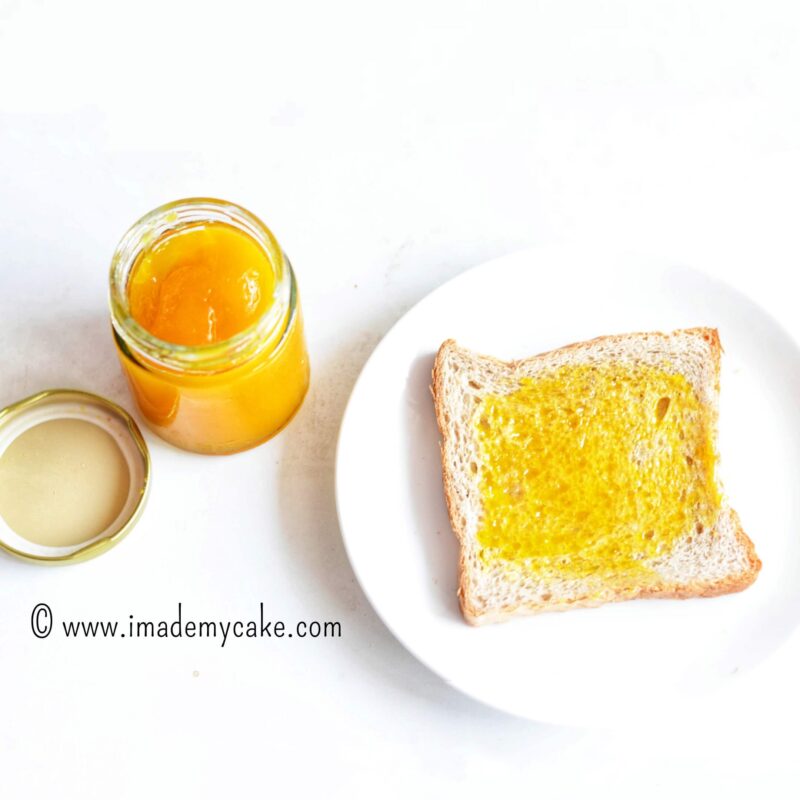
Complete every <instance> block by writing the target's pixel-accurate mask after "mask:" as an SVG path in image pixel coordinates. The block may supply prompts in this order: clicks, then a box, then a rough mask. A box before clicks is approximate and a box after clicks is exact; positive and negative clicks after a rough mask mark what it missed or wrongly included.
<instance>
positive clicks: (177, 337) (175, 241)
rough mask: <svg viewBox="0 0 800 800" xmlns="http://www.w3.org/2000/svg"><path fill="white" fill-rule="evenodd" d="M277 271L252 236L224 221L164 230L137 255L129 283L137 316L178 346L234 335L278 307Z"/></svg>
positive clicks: (143, 324)
mask: <svg viewBox="0 0 800 800" xmlns="http://www.w3.org/2000/svg"><path fill="white" fill-rule="evenodd" d="M274 289H275V274H274V271H273V268H272V264H271V263H270V261H269V258H268V257H267V254H266V253H265V252H264V251H263V250H262V249H261V248H260V247H259V246H258V244H257V242H255V241H254V240H253V239H252V238H251V237H250V236H248V235H247V234H246V233H244V232H243V231H240V230H237V229H236V228H234V227H233V226H232V225H228V224H226V223H224V222H209V223H198V224H195V225H189V226H187V227H185V228H183V229H181V230H179V231H177V232H175V233H168V234H166V235H163V236H162V237H161V238H160V239H158V240H157V241H156V243H155V244H154V245H153V246H152V247H151V248H150V249H148V250H145V251H144V252H143V253H142V254H141V255H140V256H139V258H138V259H137V261H136V264H135V265H134V267H133V271H132V273H131V277H130V282H129V284H128V297H129V300H130V308H131V314H132V316H133V318H134V319H135V320H136V321H137V322H138V323H139V324H140V325H141V326H142V327H143V328H145V329H146V330H148V331H149V332H150V333H152V334H153V335H154V336H157V337H158V338H159V339H163V340H164V341H166V342H172V343H173V344H184V345H202V344H210V343H213V342H221V341H224V340H225V339H230V338H231V336H234V335H235V334H237V333H240V332H241V331H243V330H244V329H245V328H248V327H250V325H252V324H253V323H255V322H256V321H258V319H259V317H260V316H261V315H262V314H263V313H264V312H265V311H266V310H267V309H268V308H269V306H270V305H272V302H273V292H274Z"/></svg>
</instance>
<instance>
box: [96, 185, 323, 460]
mask: <svg viewBox="0 0 800 800" xmlns="http://www.w3.org/2000/svg"><path fill="white" fill-rule="evenodd" d="M213 222H224V223H226V224H228V225H231V226H233V227H236V228H238V229H239V230H240V231H242V232H244V233H246V234H248V235H249V236H250V237H252V238H253V239H254V240H255V241H256V242H257V243H258V244H259V246H260V247H261V248H262V249H263V251H264V252H265V254H266V255H267V257H268V259H269V263H270V265H271V266H272V269H273V271H274V277H275V296H274V300H273V303H272V305H271V306H270V307H269V308H268V309H267V310H266V311H265V312H264V314H263V315H262V317H261V318H259V319H258V320H257V321H256V322H255V323H254V324H253V325H251V326H250V327H249V328H247V329H245V330H243V331H241V332H240V333H238V334H236V335H235V336H233V337H231V338H230V339H227V340H225V341H222V342H219V343H213V344H203V345H176V344H172V343H169V342H165V341H162V340H160V339H157V338H156V337H154V336H153V335H152V334H150V333H149V332H148V331H147V330H145V329H144V328H143V327H142V326H141V325H140V324H139V323H138V322H137V321H136V320H135V319H134V318H133V317H132V315H131V313H130V304H129V298H128V282H129V279H130V276H131V273H132V271H133V269H134V267H135V265H136V262H137V259H138V258H139V256H140V255H141V254H142V253H143V252H144V251H146V250H147V249H148V248H150V247H152V246H153V245H154V244H155V243H156V242H158V241H160V240H162V239H163V237H164V236H168V235H170V234H172V233H174V232H178V231H180V230H181V229H182V228H185V227H186V226H189V225H197V224H202V223H213ZM111 321H112V327H113V332H114V341H115V344H116V347H117V352H118V355H119V358H120V363H121V364H122V368H123V371H124V373H125V375H126V377H127V379H128V383H129V385H130V387H131V391H132V393H133V396H134V398H135V399H136V403H137V405H138V407H139V410H140V411H141V413H142V415H143V417H144V418H145V420H146V422H147V424H148V425H149V426H150V427H151V428H152V429H153V430H154V431H155V432H156V433H157V434H158V435H159V436H161V437H162V438H163V439H165V440H166V441H168V442H170V443H171V444H174V445H176V446H177V447H180V448H182V449H185V450H192V451H194V452H198V453H211V454H225V453H235V452H238V451H240V450H247V449H249V448H251V447H255V446H256V445H258V444H261V443H262V442H264V441H266V440H267V439H269V438H271V437H272V436H274V435H275V434H276V433H277V432H278V431H280V430H281V429H282V428H283V427H284V426H285V425H286V424H287V423H288V422H289V420H290V419H291V418H292V417H293V416H294V414H295V413H296V412H297V410H298V409H299V408H300V405H301V404H302V402H303V398H304V397H305V394H306V391H307V389H308V384H309V362H308V354H307V351H306V345H305V336H304V331H303V319H302V312H301V309H300V302H299V297H298V293H297V283H296V281H295V277H294V272H293V270H292V267H291V264H290V263H289V260H288V259H287V258H286V256H285V255H284V253H283V251H282V250H281V248H280V246H279V245H278V243H277V241H276V240H275V238H274V236H273V235H272V233H271V232H270V231H269V229H268V228H267V227H266V226H265V225H264V224H263V223H262V222H261V221H260V220H259V219H258V218H257V217H255V216H254V215H252V214H250V213H249V212H248V211H246V210H245V209H243V208H241V207H240V206H236V205H234V204H232V203H227V202H224V201H221V200H213V199H208V198H193V199H189V200H180V201H177V202H175V203H170V204H168V205H165V206H161V207H160V208H157V209H155V210H154V211H152V212H150V213H149V214H147V215H146V216H145V217H143V218H142V219H141V220H139V222H137V223H136V224H135V225H133V227H132V228H131V229H130V230H129V231H128V232H127V233H126V234H125V236H124V237H123V239H122V241H121V242H120V244H119V246H118V247H117V250H116V252H115V254H114V258H113V260H112V264H111Z"/></svg>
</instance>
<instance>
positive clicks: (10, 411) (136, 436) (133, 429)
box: [0, 389, 152, 565]
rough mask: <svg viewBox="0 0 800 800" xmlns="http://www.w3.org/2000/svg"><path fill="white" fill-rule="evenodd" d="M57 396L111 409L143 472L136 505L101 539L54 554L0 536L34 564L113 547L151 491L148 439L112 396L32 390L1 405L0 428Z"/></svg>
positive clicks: (81, 557) (0, 545) (1, 545)
mask: <svg viewBox="0 0 800 800" xmlns="http://www.w3.org/2000/svg"><path fill="white" fill-rule="evenodd" d="M56 396H62V397H64V398H65V399H74V400H88V401H89V402H91V403H93V404H94V405H98V406H102V407H104V408H107V409H109V410H110V411H113V412H114V413H115V414H116V415H117V416H118V417H119V418H120V419H121V420H122V421H123V422H124V423H125V425H126V427H127V429H128V433H129V434H130V436H131V439H132V440H133V442H134V444H135V445H136V448H137V450H138V451H139V453H140V454H141V456H142V461H143V464H144V474H143V477H142V485H141V487H140V489H139V497H138V498H137V500H136V505H135V506H134V508H133V510H132V511H131V513H130V514H129V516H128V518H127V519H126V520H125V521H124V522H123V523H122V524H121V525H120V526H119V528H118V529H117V530H115V531H114V532H113V533H112V534H110V535H109V536H104V537H103V538H102V539H98V540H97V541H94V542H89V543H88V544H86V545H84V546H83V547H79V548H78V549H77V550H74V551H73V552H71V553H66V554H61V555H53V556H45V555H35V554H33V553H26V552H25V551H23V550H19V549H18V548H16V547H13V546H12V545H10V544H8V543H7V542H5V541H3V539H2V537H0V550H3V551H5V552H6V553H8V554H9V555H12V556H14V557H15V558H19V559H21V560H23V561H27V562H29V563H35V564H50V565H60V564H75V563H78V562H81V561H88V560H89V559H91V558H95V557H96V556H99V555H101V554H102V553H105V552H106V551H107V550H110V549H111V548H112V547H114V545H116V544H118V543H119V542H120V541H122V539H124V538H125V537H126V536H127V535H128V534H129V533H130V531H131V529H132V528H133V527H134V526H135V525H136V523H137V522H138V521H139V518H140V517H141V516H142V512H143V511H144V507H145V505H146V502H147V497H148V495H149V493H150V475H151V471H152V469H151V461H150V451H149V450H148V448H147V443H146V442H145V440H144V436H142V431H141V429H140V428H139V426H138V425H137V424H136V420H135V419H134V418H133V417H132V416H131V415H130V414H129V413H128V412H127V411H126V410H125V409H124V408H122V406H120V405H118V404H117V403H115V402H114V401H113V400H109V399H107V398H105V397H101V396H100V395H99V394H94V392H86V391H83V390H81V389H45V390H43V391H41V392H37V393H36V394H32V395H30V396H29V397H25V398H23V399H22V400H17V401H16V402H14V403H11V404H10V405H8V406H6V407H5V408H3V409H0V428H2V427H3V425H4V424H5V423H6V422H7V421H8V420H9V419H11V418H14V417H16V416H18V415H19V414H21V413H24V412H25V411H26V410H27V409H29V408H32V407H33V406H36V405H38V404H39V403H41V402H42V401H44V400H47V399H49V398H52V397H56Z"/></svg>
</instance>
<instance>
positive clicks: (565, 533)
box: [432, 328, 761, 624]
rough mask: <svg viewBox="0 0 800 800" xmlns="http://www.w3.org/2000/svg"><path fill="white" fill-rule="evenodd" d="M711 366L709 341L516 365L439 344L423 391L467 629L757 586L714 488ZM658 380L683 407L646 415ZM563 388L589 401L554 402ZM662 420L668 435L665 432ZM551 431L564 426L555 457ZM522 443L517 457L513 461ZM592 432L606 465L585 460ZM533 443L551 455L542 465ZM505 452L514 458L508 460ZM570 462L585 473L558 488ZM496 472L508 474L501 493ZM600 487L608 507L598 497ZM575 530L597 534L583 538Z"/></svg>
mask: <svg viewBox="0 0 800 800" xmlns="http://www.w3.org/2000/svg"><path fill="white" fill-rule="evenodd" d="M720 353H721V347H720V341H719V336H718V333H717V331H716V330H715V329H711V328H692V329H688V330H679V331H675V332H673V333H670V334H663V333H635V334H627V335H621V336H605V337H601V338H598V339H594V340H592V341H588V342H582V343H579V344H573V345H570V346H568V347H564V348H561V349H559V350H554V351H552V352H549V353H544V354H542V355H538V356H534V357H532V358H527V359H524V360H521V361H512V362H504V361H500V360H498V359H495V358H491V357H488V356H483V355H478V354H476V353H473V352H471V351H469V350H466V349H464V348H462V347H460V346H459V345H458V344H456V342H455V341H453V340H448V341H446V342H444V343H443V344H442V346H441V348H440V349H439V352H438V355H437V356H436V361H435V365H434V369H433V386H432V390H433V396H434V402H435V407H436V416H437V420H438V424H439V430H440V433H441V452H442V471H443V481H444V491H445V496H446V499H447V507H448V511H449V515H450V522H451V524H452V527H453V530H454V532H455V534H456V536H457V537H458V540H459V542H460V544H461V557H460V579H459V590H458V595H459V599H460V603H461V609H462V611H463V614H464V617H465V618H466V620H467V621H468V622H470V623H472V624H483V623H488V622H497V621H501V620H505V619H508V618H510V617H512V616H516V615H524V614H534V613H537V612H542V611H554V610H565V609H569V608H578V607H587V606H597V605H601V604H603V603H608V602H614V601H620V600H631V599H634V598H638V597H671V598H689V597H711V596H714V595H720V594H727V593H730V592H737V591H741V590H742V589H744V588H746V587H747V586H749V585H750V584H752V583H753V581H754V580H755V579H756V577H757V575H758V571H759V569H760V568H761V562H760V561H759V559H758V557H757V556H756V553H755V549H754V547H753V544H752V542H751V541H750V539H749V538H748V537H747V535H746V534H745V533H744V531H743V530H742V526H741V524H740V522H739V518H738V516H737V514H736V513H735V512H734V511H733V510H732V509H731V508H730V507H729V506H728V505H727V503H726V501H725V500H724V499H723V498H722V495H721V492H720V489H719V487H718V484H717V479H716V475H715V466H716V458H717V454H716V438H717V414H718V412H717V402H718V394H719V368H720ZM576 375H577V376H578V377H577V378H576V377H575V376H576ZM620 376H621V377H620ZM654 381H655V382H656V383H658V382H670V381H671V382H672V383H668V385H670V386H674V387H676V391H677V392H678V393H680V392H681V391H682V392H683V394H682V395H681V397H682V398H683V399H682V400H680V398H678V399H676V400H675V401H674V402H673V404H672V407H670V398H669V397H663V398H660V399H658V402H657V403H655V404H652V403H651V400H652V399H653V397H656V398H657V397H658V395H657V394H656V395H652V392H653V391H654V389H653V386H652V385H648V384H652V383H653V382H654ZM560 382H563V385H564V388H565V391H567V390H570V391H572V393H573V394H575V393H577V394H581V393H585V394H586V395H587V396H586V397H572V396H566V395H564V394H563V393H561V394H558V393H557V394H555V395H554V394H553V392H554V389H553V387H554V386H555V387H556V388H558V387H559V386H560V385H561V384H560ZM604 382H605V383H604ZM576 386H578V387H580V391H577V392H576V389H575V387H576ZM619 386H622V387H623V388H622V389H619V392H620V394H619V396H620V397H621V398H622V401H620V405H619V408H618V409H617V408H616V406H615V403H616V400H615V398H616V397H617V394H616V392H617V391H618V387H619ZM598 387H599V388H598ZM681 387H683V388H681ZM539 389H541V392H539ZM656 391H657V389H656ZM517 398H519V399H517ZM543 398H544V399H543ZM640 398H641V400H640ZM645 398H647V400H645ZM645 402H647V403H648V405H647V407H646V408H645V407H644V405H643V404H644V403H645ZM509 403H512V404H513V405H509ZM681 403H682V404H683V406H682V405H681ZM504 404H505V405H504ZM565 404H578V406H579V407H578V409H577V410H578V411H580V412H581V414H582V415H583V414H586V415H588V416H591V414H592V413H593V412H595V416H594V417H591V422H592V424H591V425H587V424H586V423H585V417H583V416H581V417H580V418H579V419H577V421H575V418H574V412H575V410H576V409H574V408H570V409H567V410H566V411H565V410H564V408H563V406H564V405H565ZM640 405H642V408H641V410H640V409H639V406H640ZM498 409H499V410H498ZM509 409H510V410H509ZM562 412H563V413H562ZM567 413H569V414H572V415H573V416H565V414H567ZM665 414H668V415H670V416H669V417H668V420H667V421H668V423H669V425H671V426H672V427H659V425H662V424H664V425H666V423H663V422H662V417H664V415H665ZM498 420H500V422H498ZM503 420H505V421H503ZM509 420H510V421H509ZM548 420H550V422H548ZM565 420H566V422H569V424H570V425H571V426H572V428H574V430H575V435H574V437H572V436H571V435H570V433H569V432H570V430H571V429H572V428H570V427H569V426H568V425H567V424H566V422H565ZM548 425H555V426H560V427H558V431H559V432H560V433H559V435H560V436H561V437H562V438H561V439H558V438H556V439H555V440H554V441H555V444H556V445H557V446H556V447H555V449H556V451H557V452H556V454H555V455H553V453H552V452H550V451H552V450H553V449H554V448H553V442H552V441H550V440H548V438H547V437H548V435H549V434H548V430H547V429H548ZM520 431H522V432H523V434H524V435H523V439H525V437H527V439H525V441H526V442H527V444H526V445H524V446H523V447H522V449H518V450H513V449H512V450H509V449H508V448H509V447H511V446H512V445H514V442H513V441H511V439H514V438H516V439H519V438H520ZM564 431H566V433H564ZM587 432H588V435H589V437H592V436H593V437H594V439H593V440H591V439H590V443H591V441H594V443H595V451H596V452H602V453H603V454H604V459H605V460H603V461H602V462H601V463H595V464H591V463H589V464H586V463H584V462H583V461H581V460H579V459H580V456H581V452H582V451H581V452H579V448H582V447H584V444H585V440H586V434H587ZM615 436H617V437H619V446H618V447H616V445H612V439H613V437H615ZM581 437H582V438H581ZM610 437H611V438H610ZM551 438H552V437H551ZM703 441H707V442H708V443H709V444H708V447H706V448H705V449H704V448H703V446H702V442H703ZM548 442H549V444H548ZM690 444H692V446H693V447H695V449H694V450H691V449H690V448H689V445H690ZM540 445H541V446H542V447H549V448H550V450H543V451H542V457H541V459H540V458H539V454H538V453H537V450H536V448H537V446H540ZM609 447H611V448H612V449H609ZM614 447H616V450H614V449H613V448H614ZM679 449H680V450H681V452H680V453H678V452H677V451H678V450H679ZM684 451H685V452H684ZM509 452H511V453H512V454H513V453H518V454H519V456H518V457H517V456H515V457H513V458H511V459H510V460H509V456H508V453H509ZM586 452H589V453H591V452H592V450H591V446H587V451H586ZM609 453H610V454H611V455H610V456H609ZM576 454H577V455H576ZM691 454H693V455H694V458H693V457H692V455H691ZM684 458H685V459H686V464H687V465H688V466H685V467H684V466H683V461H681V459H684ZM503 459H505V461H503ZM570 459H572V460H570ZM576 459H578V460H576ZM609 459H611V460H610V461H609ZM493 460H494V462H496V463H493ZM540 461H541V465H540ZM701 462H702V463H701ZM570 464H580V465H582V466H580V467H578V468H575V469H574V470H573V473H572V474H571V475H569V476H567V477H566V478H565V477H564V474H563V470H564V469H567V468H568V467H569V465H570ZM540 466H541V467H542V469H541V470H540V469H539V467H540ZM504 470H507V471H510V472H514V474H515V475H516V478H515V479H514V481H511V482H510V483H509V484H508V485H506V484H505V483H504V482H503V481H504ZM607 471H610V472H612V473H613V474H608V475H607V474H605V472H607ZM540 473H541V474H540ZM531 475H538V477H531ZM639 475H641V478H637V476H639ZM572 479H574V480H572ZM623 480H628V481H629V483H630V484H631V485H629V486H626V485H624V483H622V484H621V483H620V481H623ZM492 481H494V482H492ZM573 483H575V485H574V486H572V485H571V484H573ZM597 486H600V487H601V489H600V490H597V491H601V490H602V494H601V495H597V496H593V495H592V492H594V491H595V490H596V487H597ZM587 487H589V488H587ZM561 489H563V490H564V491H566V492H567V495H566V497H567V499H566V500H560V499H559V498H560V497H561V495H558V494H556V493H555V492H557V491H558V490H561ZM673 489H674V492H673ZM570 491H572V492H573V493H572V494H571V495H570V494H569V492H570ZM576 492H577V494H576ZM623 492H624V493H626V494H625V495H624V496H621V493H623ZM517 497H519V498H522V499H519V500H515V498H517ZM541 497H545V498H549V500H548V502H550V505H548V504H547V502H544V501H542V502H541V503H540V502H539V501H540V499H541ZM487 498H490V499H487ZM553 498H555V499H553ZM598 498H600V499H598ZM491 504H494V505H491ZM582 504H583V505H585V508H580V507H579V506H581V505H582ZM498 509H499V510H498ZM534 509H536V511H535V512H534V511H533V510H534ZM540 509H541V510H540ZM550 509H555V510H554V511H553V512H552V513H551V511H550ZM526 514H528V516H526ZM615 514H618V515H619V518H618V519H617V518H616V517H615ZM581 519H586V520H587V525H594V526H595V528H593V529H591V530H583V529H581V523H580V522H576V520H581ZM653 520H655V523H654V522H653ZM676 520H678V522H676ZM562 522H563V526H564V527H563V530H562V529H560V528H559V526H560V525H562ZM679 524H680V525H682V526H683V527H678V528H675V527H674V526H675V525H679ZM490 525H491V526H493V527H489V526H490ZM643 525H647V526H648V527H649V528H651V530H639V529H638V528H639V527H640V526H643ZM670 525H672V526H673V527H672V528H670ZM504 537H505V538H504ZM553 542H555V544H553ZM548 548H550V549H548Z"/></svg>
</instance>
